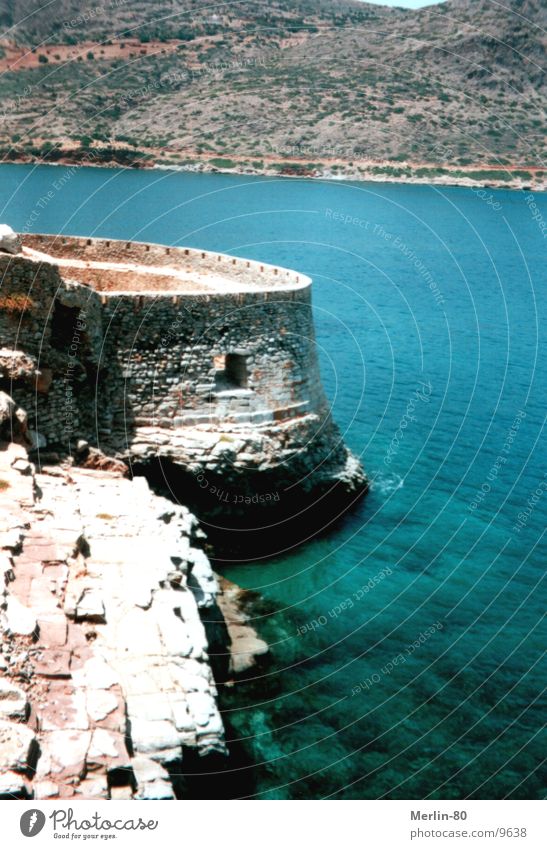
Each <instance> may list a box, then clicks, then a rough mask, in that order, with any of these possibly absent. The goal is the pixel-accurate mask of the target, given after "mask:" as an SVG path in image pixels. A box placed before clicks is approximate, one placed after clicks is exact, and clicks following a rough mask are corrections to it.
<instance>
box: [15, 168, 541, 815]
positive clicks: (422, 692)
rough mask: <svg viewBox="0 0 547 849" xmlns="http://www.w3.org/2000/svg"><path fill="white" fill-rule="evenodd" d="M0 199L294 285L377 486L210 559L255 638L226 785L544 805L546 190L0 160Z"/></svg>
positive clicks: (234, 712) (258, 790)
mask: <svg viewBox="0 0 547 849" xmlns="http://www.w3.org/2000/svg"><path fill="white" fill-rule="evenodd" d="M0 205H1V207H2V214H1V215H0V220H1V221H6V222H8V223H10V224H11V225H12V226H13V227H14V228H16V229H19V230H33V231H36V232H51V233H61V232H63V233H70V234H77V235H87V236H92V235H95V236H108V237H112V238H124V239H142V240H150V241H158V242H163V243H166V244H173V245H175V244H184V245H190V246H194V247H202V248H205V249H210V250H218V251H225V252H228V253H234V254H240V255H245V256H249V257H253V258H256V259H261V260H264V261H266V262H275V263H279V264H283V265H287V266H289V267H292V268H295V269H299V270H301V271H302V272H304V273H306V274H309V275H311V276H312V277H313V278H314V281H315V282H314V304H315V320H316V327H317V343H318V347H319V352H320V358H321V366H322V374H323V380H324V384H325V387H326V390H327V393H328V395H329V398H330V399H331V402H332V408H333V413H334V416H335V418H336V420H337V421H338V423H339V424H340V426H341V428H342V429H343V431H344V433H345V438H346V440H347V442H348V443H349V445H350V446H351V447H352V448H353V450H354V451H355V452H356V453H358V454H359V455H361V456H362V458H363V463H364V465H365V468H366V470H367V473H368V475H369V477H370V479H371V481H372V486H371V490H370V493H369V495H368V496H367V497H366V498H365V499H364V500H363V501H362V502H361V503H360V504H359V506H358V507H357V509H356V510H354V511H353V512H352V513H351V515H349V516H348V517H347V518H346V519H345V520H344V521H343V522H341V523H340V524H339V525H338V526H337V527H336V528H335V529H333V530H332V531H331V532H330V533H328V534H326V535H325V536H323V537H321V538H320V539H316V540H315V541H312V542H310V543H308V544H306V545H303V546H301V547H299V548H297V549H293V550H290V551H287V552H285V553H283V554H282V555H279V556H277V557H275V558H273V559H270V560H268V561H263V562H261V563H244V564H241V563H240V564H237V563H228V562H226V563H224V565H223V571H224V572H225V574H226V575H227V576H228V577H229V578H230V579H231V580H233V581H236V582H237V583H239V584H240V585H242V586H243V587H246V588H249V589H252V590H256V591H257V592H259V593H260V595H261V596H262V598H263V600H264V601H263V604H262V605H260V606H259V607H258V608H257V611H258V612H257V615H256V621H255V624H256V626H257V628H258V629H259V631H260V632H261V634H262V635H263V636H265V638H266V639H268V641H269V642H270V644H271V649H272V662H271V664H270V665H269V666H268V667H267V668H266V669H265V670H264V671H263V672H261V673H259V674H257V676H256V677H255V679H254V680H252V681H250V682H248V683H245V684H241V685H238V686H236V687H234V688H232V689H231V690H230V691H229V693H228V694H227V695H225V696H224V707H225V710H226V713H225V716H226V718H227V722H228V727H229V735H230V738H231V739H232V740H233V741H235V742H233V743H232V745H233V746H234V749H235V751H236V752H237V760H236V763H235V768H234V770H233V772H232V773H230V774H229V776H228V779H229V780H228V782H227V783H228V785H229V786H230V788H231V790H230V792H231V794H232V795H245V796H252V797H254V798H271V799H280V798H287V799H301V798H323V797H328V798H339V799H352V798H357V799H358V798H410V799H416V798H431V799H435V798H465V797H471V798H495V799H498V798H505V797H510V798H511V797H512V798H544V797H545V793H546V790H547V787H546V771H545V763H544V762H545V756H546V751H545V737H544V736H543V735H542V731H541V729H542V724H543V720H544V716H545V683H546V680H545V679H546V669H545V659H544V646H545V627H544V626H545V623H544V609H545V581H544V567H545V560H546V556H545V555H546V547H545V543H544V539H543V533H544V528H545V525H546V518H547V477H546V473H547V463H546V453H545V443H544V441H543V439H542V436H543V430H542V429H543V424H544V412H545V408H544V399H545V389H546V382H547V354H546V345H545V341H546V340H545V318H546V284H547V281H546V275H545V268H546V263H545V259H546V254H547V252H546V247H547V237H546V233H547V224H546V222H547V198H545V197H544V196H541V195H535V196H532V195H530V194H529V193H527V192H509V191H496V190H485V191H484V192H483V193H482V194H481V193H478V192H476V191H472V190H471V189H466V188H439V187H430V186H412V185H409V186H402V185H394V184H392V185H390V184H379V183H377V184H375V183H343V182H321V181H317V182H314V181H308V180H278V179H262V178H256V177H253V178H251V177H249V178H247V177H232V176H227V175H201V174H195V175H194V174H178V173H173V172H169V171H154V172H151V171H148V172H144V171H124V170H119V169H91V168H86V169H72V168H59V167H58V168H55V167H51V166H49V167H47V166H42V167H34V166H30V165H29V166H22V165H3V166H0ZM280 542H282V541H280ZM282 547H283V546H282V545H280V548H282ZM205 786H207V785H205Z"/></svg>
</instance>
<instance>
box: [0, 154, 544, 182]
mask: <svg viewBox="0 0 547 849" xmlns="http://www.w3.org/2000/svg"><path fill="white" fill-rule="evenodd" d="M169 153H170V151H165V150H151V149H144V150H141V151H140V150H137V149H130V148H122V147H115V146H109V147H107V148H81V147H73V148H68V149H64V148H63V149H55V148H54V149H52V150H51V151H48V152H47V154H45V155H43V156H39V155H37V154H34V153H31V152H28V151H23V150H10V151H9V152H8V153H7V154H6V153H5V155H4V158H3V159H2V160H1V161H2V163H3V164H5V165H10V164H14V165H16V164H31V163H35V164H38V165H62V166H82V167H102V168H120V167H121V168H123V167H125V168H134V169H146V170H152V169H155V170H165V171H178V172H181V173H184V172H186V173H202V174H233V175H236V176H253V177H286V178H289V179H295V178H300V179H302V178H304V179H316V180H332V181H333V182H335V181H344V182H347V181H352V182H374V183H400V184H409V185H434V186H460V187H465V188H481V189H511V190H514V191H533V192H545V191H547V170H545V169H543V168H539V167H536V166H525V165H524V166H519V165H511V166H499V165H473V166H470V165H465V166H463V165H446V164H444V163H443V164H430V163H408V162H401V163H392V162H389V163H388V162H385V161H377V162H370V161H352V162H346V161H344V160H341V159H318V160H317V161H316V162H309V160H306V159H302V158H294V157H291V158H282V157H279V156H272V154H268V155H267V156H264V155H262V156H261V155H260V154H257V155H256V157H254V158H253V157H242V156H239V155H238V156H227V155H226V156H222V155H217V154H202V153H190V152H188V153H187V154H186V152H185V154H184V155H180V156H179V158H178V159H174V158H167V156H168V154H169ZM171 155H172V156H173V154H171ZM503 173H505V174H508V175H509V174H514V176H513V177H509V178H508V179H503V178H500V174H503ZM490 175H491V176H490Z"/></svg>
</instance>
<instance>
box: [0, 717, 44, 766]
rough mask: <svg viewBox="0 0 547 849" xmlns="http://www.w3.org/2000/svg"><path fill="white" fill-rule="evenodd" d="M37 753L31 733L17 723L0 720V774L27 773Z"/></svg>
mask: <svg viewBox="0 0 547 849" xmlns="http://www.w3.org/2000/svg"><path fill="white" fill-rule="evenodd" d="M37 751H38V745H37V742H36V737H35V735H34V734H33V732H32V731H31V730H30V729H29V728H26V726H24V725H20V724H19V723H17V722H7V721H5V720H0V773H3V772H9V771H10V770H14V771H16V772H27V771H28V770H29V769H31V768H32V767H33V764H34V760H35V758H36V755H37Z"/></svg>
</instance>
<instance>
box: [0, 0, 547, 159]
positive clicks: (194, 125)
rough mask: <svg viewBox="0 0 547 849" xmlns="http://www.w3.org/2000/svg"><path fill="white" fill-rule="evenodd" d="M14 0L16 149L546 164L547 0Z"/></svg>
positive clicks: (7, 63)
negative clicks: (399, 2)
mask: <svg viewBox="0 0 547 849" xmlns="http://www.w3.org/2000/svg"><path fill="white" fill-rule="evenodd" d="M0 16H1V17H0V21H1V22H2V31H3V33H4V36H3V39H2V40H1V41H0V45H2V51H3V57H2V58H0V70H1V71H2V86H3V91H4V111H5V114H4V121H3V122H2V137H1V138H0V144H1V146H2V148H3V151H4V156H6V157H12V156H14V155H15V154H14V153H13V149H15V151H16V154H17V155H18V154H19V153H20V152H21V151H24V150H27V151H31V152H32V151H33V152H34V154H35V155H36V154H37V153H39V154H43V153H46V152H47V150H48V148H49V147H51V146H53V147H56V146H60V147H62V148H63V150H64V151H65V153H66V151H67V150H72V151H73V155H74V157H75V158H78V157H80V158H83V157H84V156H85V155H86V153H85V152H86V151H89V149H90V148H91V149H93V148H96V149H97V150H98V149H99V148H103V153H104V149H105V148H108V150H109V151H110V153H109V154H108V155H111V154H112V149H115V150H118V151H119V150H120V148H123V149H124V151H125V152H124V153H123V155H122V153H118V154H116V155H117V156H118V157H121V158H122V159H123V156H130V155H129V154H127V153H126V151H128V150H129V151H141V152H145V153H147V154H148V156H150V157H151V158H153V159H154V161H164V162H177V161H182V160H184V159H188V157H192V156H196V155H197V156H199V155H201V156H210V157H218V158H219V160H220V161H221V162H222V161H223V158H226V157H233V158H234V159H236V160H237V159H242V158H247V159H249V160H255V161H257V162H260V161H264V160H267V159H268V158H269V157H270V158H271V157H277V158H279V159H290V158H299V159H305V160H307V161H308V162H309V163H314V162H320V161H323V162H324V161H326V160H327V159H329V158H330V159H333V160H341V161H346V162H350V161H352V160H354V159H356V160H371V161H372V160H373V161H391V162H392V163H394V165H396V164H397V163H398V162H401V161H403V160H406V161H408V162H412V163H438V164H441V165H442V164H450V165H452V166H453V165H470V164H474V165H477V164H490V165H491V166H513V167H515V166H522V167H524V166H527V167H528V166H532V167H534V166H535V167H536V168H543V165H544V161H545V155H546V146H545V133H544V128H545V46H546V35H545V27H546V26H547V4H546V2H545V0H499V2H498V0H448V2H446V3H442V4H440V5H434V6H430V7H427V8H425V9H422V10H419V11H411V10H402V9H396V8H388V7H383V6H377V5H371V4H367V3H360V2H350V1H349V0H340V2H328V0H316V1H315V0H295V1H294V2H293V0H274V2H269V3H256V2H252V3H251V2H241V0H236V2H233V3H230V4H224V3H219V4H211V5H209V4H207V5H206V6H204V4H203V2H195V0H172V1H171V2H165V1H164V0H161V2H160V0H146V2H144V0H140V2H139V0H99V2H97V0H86V2H77V0H54V2H48V3H43V2H42V3H41V5H38V4H37V3H36V2H32V0H1V1H0ZM98 155H99V153H97V156H98ZM101 155H102V154H101ZM49 156H50V157H53V158H55V156H56V154H55V152H53V153H50V154H49ZM131 156H134V154H131Z"/></svg>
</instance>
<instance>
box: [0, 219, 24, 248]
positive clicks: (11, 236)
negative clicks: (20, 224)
mask: <svg viewBox="0 0 547 849" xmlns="http://www.w3.org/2000/svg"><path fill="white" fill-rule="evenodd" d="M21 245H22V240H21V237H20V236H19V235H18V234H17V233H15V232H14V231H13V230H12V229H11V227H9V226H8V225H7V224H0V251H4V252H5V253H8V254H17V253H19V251H20V250H21Z"/></svg>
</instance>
